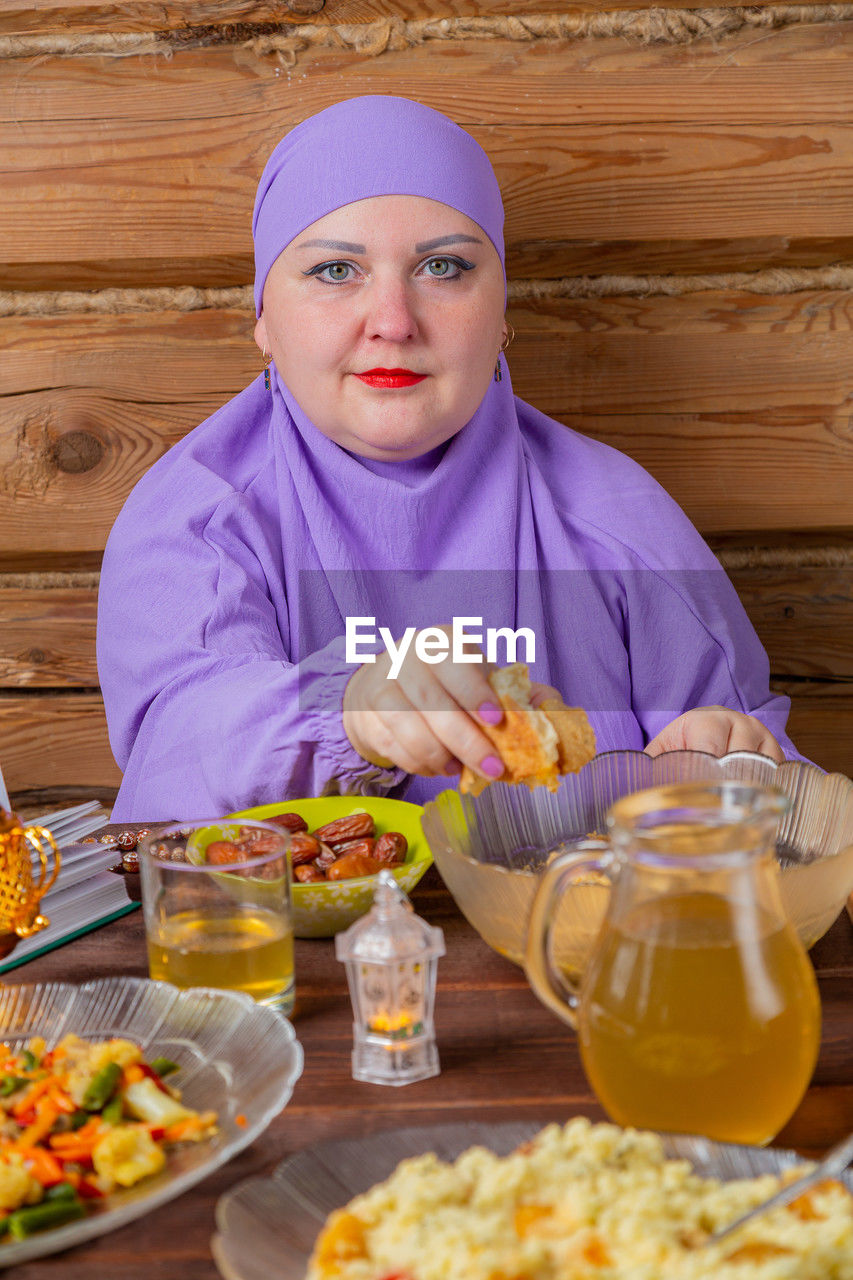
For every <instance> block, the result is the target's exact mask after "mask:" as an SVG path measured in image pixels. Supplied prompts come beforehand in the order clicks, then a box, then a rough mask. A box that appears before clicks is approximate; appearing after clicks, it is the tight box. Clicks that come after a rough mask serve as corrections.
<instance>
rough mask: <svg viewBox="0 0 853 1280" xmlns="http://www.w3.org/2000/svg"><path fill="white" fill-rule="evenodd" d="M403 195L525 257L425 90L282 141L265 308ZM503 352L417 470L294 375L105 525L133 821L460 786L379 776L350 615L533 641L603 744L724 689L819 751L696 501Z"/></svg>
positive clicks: (264, 181) (118, 810)
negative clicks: (356, 709)
mask: <svg viewBox="0 0 853 1280" xmlns="http://www.w3.org/2000/svg"><path fill="white" fill-rule="evenodd" d="M392 194H394V195H419V196H426V197H428V198H431V199H434V200H438V201H441V202H442V203H445V204H448V205H450V206H452V207H453V208H455V209H458V210H459V211H460V212H462V213H464V214H466V215H467V216H468V217H470V218H471V219H473V221H475V222H476V223H478V225H479V226H480V227H482V229H483V231H484V232H485V234H486V235H488V236H489V238H490V239H491V241H492V243H493V244H494V245H495V248H496V249H497V251H498V253H499V254H500V256H501V260H502V261H503V232H502V227H503V209H502V205H501V200H500V193H499V190H498V186H497V182H496V179H495V176H494V173H493V171H492V168H491V165H490V163H489V161H488V158H487V157H486V155H485V153H484V152H483V150H482V149H481V148H480V147H479V145H478V144H477V143H476V142H475V141H474V140H473V138H471V137H470V136H469V135H468V134H467V133H465V132H464V131H463V130H462V129H460V128H459V127H458V126H457V125H455V124H453V123H452V122H451V121H449V120H448V119H447V118H446V117H444V116H442V115H440V114H439V113H438V112H435V111H433V110H431V109H430V108H427V107H424V106H422V105H421V104H419V103H416V102H411V101H409V100H407V99H403V98H393V97H364V98H356V99H354V100H351V101H348V102H344V103H339V104H337V105H336V106H333V107H330V108H328V109H327V110H325V111H323V112H320V113H319V115H316V116H313V117H311V118H310V119H308V120H306V121H304V122H303V123H302V124H301V125H299V126H297V127H296V128H295V129H294V130H293V131H292V132H291V133H290V134H288V136H287V137H286V138H285V139H284V140H283V141H282V142H281V143H280V144H279V145H278V147H276V149H275V151H274V152H273V154H272V156H271V157H270V160H269V162H268V164H267V166H266V168H265V170H264V173H263V175H262V178H261V181H260V184H259V188H258V196H257V200H256V204H255V213H254V221H253V227H254V233H255V260H256V284H255V297H256V302H257V306H258V309H259V310H260V303H261V299H262V294H263V283H264V280H265V279H266V276H267V273H268V272H269V269H270V267H271V265H272V263H273V262H274V261H275V259H276V258H277V256H278V254H279V253H280V252H281V251H282V250H283V249H284V248H285V247H286V246H287V244H289V243H290V241H291V240H292V239H293V237H294V236H295V235H298V234H299V233H300V232H301V231H303V230H304V229H305V228H306V227H307V226H309V225H310V224H311V223H312V222H314V221H316V220H317V219H318V218H320V217H322V216H324V215H325V214H326V213H329V212H331V211H333V210H334V209H336V208H339V207H341V206H342V205H344V204H348V203H350V202H352V201H355V200H359V199H363V198H366V197H369V196H375V195H392ZM501 366H502V374H503V376H502V378H501V380H500V381H493V382H491V383H490V384H489V387H488V390H487V392H486V394H485V396H484V398H483V400H482V402H481V404H480V406H479V408H478V409H477V411H476V413H475V414H474V417H473V418H472V419H471V421H470V422H468V423H467V424H466V425H465V426H464V427H463V428H462V429H461V430H460V431H459V432H458V433H457V434H456V435H455V436H453V437H452V438H451V439H450V440H449V441H448V442H447V443H446V444H444V445H442V446H440V447H439V448H438V449H434V450H432V451H431V452H430V453H428V454H426V455H424V456H422V457H420V458H415V459H413V460H411V461H408V462H379V461H374V460H369V459H366V458H362V457H358V456H355V455H353V454H351V453H349V452H347V451H346V450H344V449H342V448H341V447H340V446H339V445H337V444H334V443H333V442H332V441H331V440H329V439H328V438H327V437H326V436H325V435H323V433H322V431H320V430H319V429H318V427H317V426H316V425H315V424H314V423H312V422H311V421H310V420H309V419H308V418H307V417H306V415H305V413H304V412H303V411H302V409H301V408H300V406H299V405H298V404H297V403H296V401H295V400H294V398H293V396H292V394H291V392H290V391H289V389H288V388H287V387H286V386H285V385H284V384H283V382H282V381H281V379H280V378H279V376H278V374H277V372H276V370H275V369H274V368H272V369H271V383H272V385H271V389H270V390H269V391H267V390H265V388H264V382H263V378H262V377H261V376H259V377H258V378H257V379H256V380H255V381H254V382H253V383H252V384H251V385H250V386H249V387H247V388H246V390H245V391H243V392H242V393H241V394H239V395H238V396H236V397H235V398H234V399H233V400H231V401H230V402H229V403H228V404H226V405H225V406H224V407H223V408H222V409H220V410H219V411H218V412H217V413H215V414H214V415H213V416H212V417H211V418H209V419H208V420H207V421H206V422H203V423H202V424H201V426H200V427H198V428H196V430H195V431H193V432H191V433H190V434H189V435H188V436H187V437H186V438H185V439H184V440H182V441H181V442H180V443H179V444H178V445H176V446H175V447H174V448H173V449H171V450H170V451H169V453H168V454H166V456H165V457H164V458H162V459H161V460H160V461H159V462H158V463H156V464H155V466H154V467H152V468H151V470H150V471H149V472H148V473H147V475H146V476H144V477H143V479H142V480H141V481H140V482H139V484H138V485H137V486H136V488H135V489H134V491H133V492H132V494H131V495H130V497H129V499H128V501H127V503H126V505H125V507H124V509H123V511H122V512H121V514H120V516H119V518H118V520H117V522H116V525H115V528H114V529H113V532H112V534H111V536H110V540H109V543H108V546H107V550H106V553H105V557H104V565H103V573H102V584H101V596H100V604H99V622H98V660H99V670H100V676H101V683H102V688H103V692H104V699H105V704H106V710H107V718H108V723H109V728H110V740H111V743H112V746H113V750H114V753H115V756H116V759H117V761H118V763H119V765H120V766H121V767H122V769H123V770H124V780H123V784H122V787H121V791H120V793H119V797H118V801H117V803H116V807H115V811H114V815H113V816H114V818H115V820H117V821H125V820H127V821H137V820H138V821H155V820H158V819H169V818H184V817H190V816H203V815H205V814H207V815H209V814H213V813H226V812H228V811H230V810H233V809H237V808H242V807H247V806H249V805H253V804H261V803H266V802H271V801H278V800H283V799H285V798H296V797H299V796H308V795H319V794H324V793H331V792H335V791H341V792H353V793H370V792H382V793H384V792H390V793H392V794H396V795H405V796H406V798H408V799H412V800H417V801H422V800H424V799H425V798H427V797H429V796H431V795H434V794H436V793H437V791H439V790H441V789H443V788H445V787H446V786H447V785H448V782H447V780H445V779H425V778H417V777H416V778H411V777H409V776H408V775H406V774H404V773H402V771H400V770H389V771H387V772H386V771H383V770H380V769H377V768H376V767H374V766H372V765H369V764H368V763H367V762H366V761H364V760H363V759H362V758H361V757H360V756H359V755H358V754H357V753H356V752H355V751H354V749H353V748H352V746H351V744H350V743H349V740H348V739H347V737H346V735H345V733H344V732H343V726H342V722H341V702H342V698H343V692H344V689H345V687H346V684H347V681H348V680H349V678H350V676H351V675H352V674H353V671H354V670H355V667H354V666H352V665H351V664H348V663H347V662H346V660H345V653H344V642H343V633H344V626H345V619H346V618H347V617H373V618H375V620H376V626H377V627H379V626H386V627H388V628H389V629H390V630H391V631H392V632H393V634H394V635H395V636H398V635H400V634H401V633H402V632H403V631H404V629H405V628H406V627H409V626H417V627H422V626H428V625H434V624H437V623H446V622H449V621H450V620H451V619H452V618H454V617H475V618H479V619H482V627H483V629H485V628H487V627H494V628H498V627H511V628H512V629H514V630H515V629H518V628H520V627H528V628H530V629H532V630H533V632H534V634H535V636H536V639H537V648H536V660H535V662H532V663H531V664H530V665H531V675H532V676H533V678H534V679H538V680H541V681H544V682H546V683H550V684H554V685H556V686H557V687H558V688H559V689H560V691H561V692H562V694H563V696H564V697H565V699H566V701H567V702H569V703H574V704H576V705H583V706H584V707H585V708H586V709H587V711H588V713H589V715H590V719H591V720H592V723H593V726H594V728H595V730H596V735H597V741H598V747H599V750H608V749H610V748H616V747H633V748H641V747H642V746H643V745H644V744H645V742H647V741H648V740H649V739H650V738H651V737H653V736H654V735H655V734H656V733H657V732H658V731H659V730H660V729H661V728H663V727H664V726H665V725H666V724H668V723H669V722H670V721H671V720H673V719H674V718H675V717H676V716H677V715H679V714H680V713H681V712H682V711H684V710H687V709H688V708H690V707H693V706H702V705H710V704H721V705H725V706H730V707H733V708H735V709H737V710H741V711H746V712H749V713H751V714H754V715H756V716H758V717H759V718H760V719H761V720H762V721H763V722H764V723H765V724H766V725H767V727H768V728H769V729H770V730H771V732H772V733H774V734H775V736H776V737H777V739H778V740H779V741H780V743H781V745H782V747H783V749H784V750H785V751H786V752H787V753H788V754H790V755H791V756H796V755H797V753H796V751H795V749H794V748H793V746H792V744H791V743H790V742H789V740H788V739H787V738H786V737H785V734H784V725H785V720H786V716H787V710H788V701H787V699H785V698H781V697H774V696H772V695H771V694H770V692H769V687H768V674H769V672H768V663H767V659H766V656H765V654H764V652H763V650H762V648H761V646H760V644H759V642H758V640H757V638H756V636H755V633H754V632H753V630H752V627H751V626H750V624H749V622H748V620H747V619H746V616H745V614H744V612H743V609H742V607H741V605H740V603H739V601H738V599H737V596H736V594H735V592H734V590H733V588H732V587H731V585H730V584H729V582H728V580H727V578H726V576H725V574H724V573H723V572H722V570H721V569H720V567H719V565H718V563H717V561H716V560H715V559H714V557H713V555H712V554H711V552H710V551H709V549H708V548H707V546H706V545H705V543H704V542H703V541H702V539H701V538H700V537H699V535H698V533H697V532H696V531H695V529H694V528H693V526H692V525H691V524H690V522H689V521H688V520H687V518H686V517H685V516H684V514H683V513H682V512H681V511H680V509H679V508H678V507H677V506H676V504H675V503H674V502H673V501H672V500H671V499H670V498H669V497H668V496H667V495H666V493H665V492H664V491H663V490H662V489H661V488H660V486H659V485H657V484H656V482H655V481H654V480H653V479H652V478H651V477H650V476H649V475H647V473H646V472H644V471H643V470H642V469H641V468H640V467H638V466H637V465H636V464H635V463H634V462H632V461H631V460H630V459H629V458H627V457H626V456H625V455H623V454H620V453H617V452H616V451H615V450H613V449H610V448H608V447H607V446H606V445H603V444H599V443H598V442H596V441H594V440H591V439H589V438H587V437H584V436H581V435H579V434H578V433H576V432H573V431H571V430H569V429H568V428H566V427H564V426H562V425H560V424H559V423H557V422H555V421H553V420H552V419H549V418H547V417H545V416H544V415H543V414H541V413H539V412H538V411H537V410H536V409H534V408H532V407H531V406H530V405H527V404H525V403H524V402H523V401H520V400H518V399H517V398H516V397H515V396H514V395H513V392H512V386H511V382H510V378H509V374H508V371H507V368H506V363H505V361H504V360H503V358H502V359H501ZM128 600H131V601H133V602H134V604H133V608H132V609H128V606H127V601H128ZM520 656H521V657H522V658H523V657H524V656H525V655H524V653H523V652H522V653H521V654H520ZM501 660H502V661H504V660H506V659H505V658H501Z"/></svg>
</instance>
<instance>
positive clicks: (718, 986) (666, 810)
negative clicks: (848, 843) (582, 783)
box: [525, 782, 820, 1144]
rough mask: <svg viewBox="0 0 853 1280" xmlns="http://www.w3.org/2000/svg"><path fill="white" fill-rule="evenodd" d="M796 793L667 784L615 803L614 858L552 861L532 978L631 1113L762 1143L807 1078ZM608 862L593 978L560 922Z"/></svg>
mask: <svg viewBox="0 0 853 1280" xmlns="http://www.w3.org/2000/svg"><path fill="white" fill-rule="evenodd" d="M786 805H787V801H786V800H785V798H784V797H783V796H782V795H781V793H779V792H777V791H775V790H773V789H772V788H765V787H758V786H751V785H743V784H740V783H737V782H719V783H680V784H676V785H672V786H663V787H654V788H651V789H649V790H647V791H641V792H637V793H635V794H634V795H630V796H626V797H624V798H623V799H621V800H619V801H618V802H617V803H616V804H615V805H614V806H613V807H612V809H611V810H610V812H609V814H608V817H607V827H608V841H607V849H606V851H605V852H604V853H603V854H600V855H598V856H591V855H589V854H585V853H583V852H581V853H565V854H560V855H558V856H557V857H556V858H555V859H554V860H553V862H552V863H551V865H550V866H549V867H548V868H547V870H546V871H545V873H544V875H543V878H542V881H541V882H540V885H539V887H538V889H537V894H536V897H535V899H534V904H533V908H532V911H531V916H530V924H529V930H528V939H527V953H526V964H525V967H526V970H527V975H528V978H529V979H530V982H531V985H532V986H533V988H534V990H535V991H536V993H537V995H539V997H540V998H541V999H542V1000H543V1001H544V1002H545V1003H546V1004H548V1005H549V1006H550V1007H551V1008H552V1009H554V1011H555V1012H556V1013H558V1014H559V1015H560V1016H561V1017H562V1018H564V1019H565V1020H566V1021H567V1022H569V1023H570V1025H571V1026H573V1027H574V1028H575V1029H576V1030H577V1033H578V1038H579V1042H580V1051H581V1057H582V1060H583V1064H584V1069H585V1071H586V1073H587V1077H588V1079H589V1081H590V1084H591V1085H592V1087H593V1089H594V1090H595V1093H596V1095H597V1097H598V1099H599V1101H600V1102H601V1104H602V1106H603V1107H604V1108H605V1110H606V1111H607V1113H608V1114H609V1115H610V1117H611V1118H612V1119H613V1120H615V1121H616V1122H617V1123H619V1124H622V1125H633V1126H636V1127H638V1128H647V1129H657V1130H665V1131H670V1132H681V1133H699V1134H704V1135H705V1136H707V1137H709V1138H712V1139H715V1140H717V1141H724V1142H740V1143H753V1144H763V1143H766V1142H769V1141H770V1140H771V1139H772V1138H773V1137H775V1135H776V1134H777V1133H778V1132H779V1130H780V1129H781V1128H782V1127H783V1126H784V1125H785V1124H786V1122H787V1121H788V1120H789V1119H790V1117H791V1115H792V1114H793V1112H794V1111H795V1110H796V1108H797V1106H798V1104H799V1102H800V1100H801V1099H802V1097H803V1095H804V1093H805V1091H806V1089H807V1088H808V1084H809V1081H810V1079H811V1076H812V1072H813V1070H814V1066H815V1062H816V1060H817V1054H818V1048H819V1044H820V1002H819V998H818V991H817V983H816V981H815V976H814V972H813V970H812V967H811V964H810V962H809V959H808V956H807V955H806V952H805V950H804V948H803V946H802V943H801V942H800V940H799V938H798V937H797V934H796V931H795V930H794V928H793V927H792V925H791V924H790V923H789V921H788V919H787V916H786V914H785V910H784V908H783V905H782V901H781V897H780V893H779V870H778V864H777V861H776V857H775V832H776V829H777V826H778V823H779V819H780V817H781V815H782V814H783V813H784V811H785V808H786ZM602 874H603V875H605V876H606V877H607V879H608V880H609V881H610V886H611V888H610V901H609V905H608V909H607V913H606V915H605V918H604V923H603V924H602V926H601V930H600V932H599V934H598V937H597V939H596V941H595V944H594V946H593V947H592V950H591V954H590V956H589V958H588V960H587V962H586V964H585V966H584V969H583V973H582V975H581V976H580V979H579V980H578V978H577V975H573V974H571V973H568V972H565V971H560V969H559V968H558V966H557V965H556V964H555V963H554V961H553V956H552V947H551V945H550V944H551V933H552V926H553V922H554V919H555V914H556V912H557V910H558V907H559V903H560V899H561V898H562V897H563V895H564V894H567V893H571V892H572V886H573V885H576V884H578V883H583V882H584V881H589V880H590V878H592V877H599V878H600V876H601V875H602Z"/></svg>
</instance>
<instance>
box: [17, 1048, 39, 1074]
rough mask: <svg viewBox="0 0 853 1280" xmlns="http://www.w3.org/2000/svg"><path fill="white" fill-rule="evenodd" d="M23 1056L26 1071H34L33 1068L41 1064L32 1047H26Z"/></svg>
mask: <svg viewBox="0 0 853 1280" xmlns="http://www.w3.org/2000/svg"><path fill="white" fill-rule="evenodd" d="M21 1057H22V1058H23V1060H24V1070H25V1071H32V1070H33V1068H34V1067H37V1066H38V1064H39V1060H38V1058H37V1057H36V1055H35V1054H34V1053H33V1052H32V1051H31V1050H30V1049H25V1050H24V1052H23V1053H22V1054H21Z"/></svg>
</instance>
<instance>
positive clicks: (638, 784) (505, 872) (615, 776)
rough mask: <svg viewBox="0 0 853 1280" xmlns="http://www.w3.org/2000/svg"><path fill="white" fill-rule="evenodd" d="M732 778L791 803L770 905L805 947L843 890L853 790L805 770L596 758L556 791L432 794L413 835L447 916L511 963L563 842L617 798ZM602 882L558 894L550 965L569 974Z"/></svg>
mask: <svg viewBox="0 0 853 1280" xmlns="http://www.w3.org/2000/svg"><path fill="white" fill-rule="evenodd" d="M720 779H732V780H735V781H739V782H749V783H757V784H760V785H765V786H773V787H777V788H779V789H780V790H781V791H783V792H784V793H785V794H786V795H787V796H788V797H789V799H790V801H791V805H790V809H789V811H788V813H787V814H786V816H785V817H784V818H783V820H782V822H781V823H780V826H779V831H778V833H777V841H776V850H777V856H778V858H779V862H780V867H781V890H782V899H783V902H784V904H785V907H786V909H787V912H788V915H789V917H790V919H791V921H792V923H793V924H794V926H795V928H796V930H797V933H798V934H799V936H800V938H801V939H802V942H803V944H804V945H805V946H806V947H811V946H813V945H814V944H815V942H817V940H818V939H819V938H821V937H822V936H823V935H824V933H826V931H827V929H829V927H830V925H832V924H833V922H834V921H835V919H836V917H837V916H838V914H839V913H840V911H841V910H842V908H843V906H844V903H845V901H846V899H847V896H848V894H850V893H851V891H853V782H851V780H850V779H849V778H845V777H844V776H843V775H842V774H839V773H831V774H826V773H823V772H821V770H820V769H817V768H816V767H815V766H814V765H809V764H801V763H794V762H790V763H787V764H782V765H777V764H776V763H775V762H774V761H773V760H770V759H769V758H768V757H767V756H762V755H757V754H756V753H754V752H748V751H737V752H732V753H731V754H730V755H727V756H722V757H721V758H719V759H718V758H717V757H716V756H710V755H706V754H705V753H704V752H702V751H668V752H665V753H664V754H663V755H660V756H657V757H655V758H654V759H653V758H652V757H650V756H647V755H646V754H645V753H644V752H642V751H608V752H603V753H602V754H601V755H597V756H596V757H595V759H594V760H591V761H590V762H589V764H587V765H585V766H584V768H583V769H581V770H580V771H579V772H578V773H575V774H567V775H566V776H565V777H564V778H563V779H562V780H561V783H560V788H559V790H558V791H557V792H556V793H552V792H550V791H548V790H547V788H545V787H537V788H536V789H535V790H533V791H531V790H529V789H528V788H527V787H523V786H510V785H509V784H507V783H500V782H497V783H493V784H492V785H491V786H489V787H486V789H485V790H484V791H483V792H482V793H481V794H480V795H479V796H476V797H475V796H470V795H464V796H463V795H460V794H459V792H458V791H444V792H442V793H441V795H439V796H437V797H436V799H435V800H431V801H430V802H429V803H428V804H427V805H426V806H425V809H424V817H423V828H424V834H425V835H426V838H427V841H428V843H429V846H430V848H431V849H432V853H433V858H434V859H435V864H436V866H437V867H438V870H439V872H440V873H441V876H442V879H443V880H444V882H445V884H446V885H447V887H448V889H449V890H450V892H451V894H452V895H453V897H454V898H455V900H456V902H457V904H458V906H459V908H460V909H461V911H462V912H463V913H464V915H465V916H466V918H467V919H468V921H469V922H470V923H471V924H472V925H473V926H474V928H475V929H476V930H477V932H478V933H479V934H480V935H481V937H482V938H483V939H484V941H486V942H487V943H488V944H489V946H490V947H493V948H494V950H495V951H498V952H500V954H501V955H504V956H507V957H508V959H510V960H513V961H514V962H515V963H516V964H522V963H523V956H524V946H525V936H526V930H527V917H528V915H529V912H530V905H531V902H532V900H533V895H534V892H535V889H536V885H537V883H538V873H539V871H540V870H541V869H542V867H543V866H544V865H545V863H546V862H547V860H548V858H549V856H550V855H551V854H552V853H553V852H554V851H555V850H556V849H558V848H560V849H561V848H562V847H563V846H564V845H565V843H566V842H567V841H577V840H581V839H582V838H584V837H586V836H589V835H590V834H593V833H596V832H598V833H601V832H604V830H605V826H604V817H605V814H606V813H607V810H608V809H609V808H610V806H611V805H612V804H613V803H614V802H615V801H616V800H618V799H619V798H620V797H621V796H624V795H629V794H631V793H632V792H634V791H641V790H643V789H645V788H646V787H652V786H657V785H660V784H664V783H675V782H690V781H699V780H703V781H709V780H711V781H714V780H720ZM608 893H609V890H608V887H607V883H606V881H603V880H602V881H601V882H600V883H589V884H583V885H581V886H580V887H578V888H577V889H574V890H573V891H572V893H571V894H570V895H568V896H567V901H566V904H565V905H564V906H562V907H561V908H560V910H559V912H558V915H557V919H556V924H555V929H554V934H553V938H554V943H553V945H554V952H555V960H556V962H557V963H558V964H559V965H560V967H562V968H564V969H566V970H568V971H570V972H571V971H576V970H579V969H581V968H582V967H583V958H584V956H585V955H586V953H587V951H588V949H589V946H590V944H591V943H592V941H593V940H594V938H595V936H596V934H597V933H598V929H599V926H600V924H601V921H602V919H603V916H604V912H605V910H606V907H607V900H608Z"/></svg>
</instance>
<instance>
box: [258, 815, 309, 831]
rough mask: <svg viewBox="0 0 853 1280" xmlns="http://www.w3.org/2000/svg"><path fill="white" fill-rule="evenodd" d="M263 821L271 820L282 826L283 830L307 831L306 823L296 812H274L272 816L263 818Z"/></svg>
mask: <svg viewBox="0 0 853 1280" xmlns="http://www.w3.org/2000/svg"><path fill="white" fill-rule="evenodd" d="M264 822H272V823H274V825H275V826H277V827H284V829H285V831H290V832H292V833H294V834H295V833H296V832H297V831H307V830H308V823H307V822H306V821H305V819H304V818H302V817H300V816H299V814H298V813H276V814H274V815H273V817H272V818H264Z"/></svg>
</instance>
